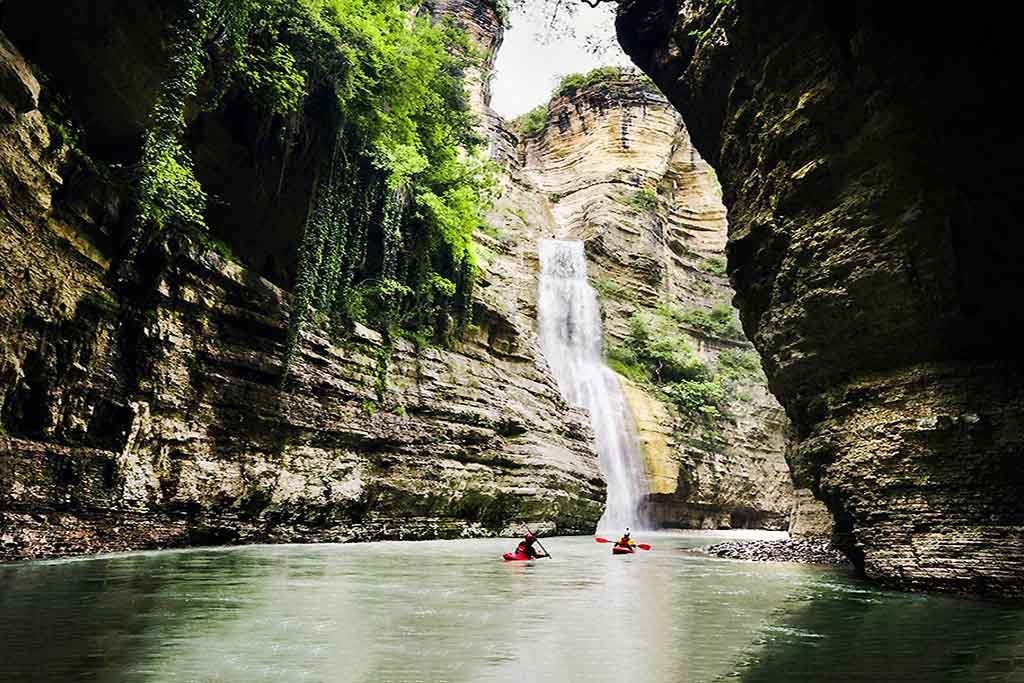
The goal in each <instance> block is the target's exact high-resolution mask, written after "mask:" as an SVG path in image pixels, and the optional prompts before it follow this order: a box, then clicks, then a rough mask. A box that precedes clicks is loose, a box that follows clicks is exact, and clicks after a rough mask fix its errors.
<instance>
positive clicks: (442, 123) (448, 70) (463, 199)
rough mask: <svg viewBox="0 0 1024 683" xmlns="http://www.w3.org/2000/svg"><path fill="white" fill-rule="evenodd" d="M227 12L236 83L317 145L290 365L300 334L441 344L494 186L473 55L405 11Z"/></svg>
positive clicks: (365, 1)
mask: <svg viewBox="0 0 1024 683" xmlns="http://www.w3.org/2000/svg"><path fill="white" fill-rule="evenodd" d="M236 1H238V2H244V3H246V5H247V11H246V21H245V22H244V26H245V32H246V35H245V38H244V40H243V41H240V42H239V45H240V47H239V48H238V49H239V56H238V58H237V75H236V81H237V82H238V83H239V85H241V86H242V88H244V89H245V90H246V91H247V92H248V93H249V95H250V96H251V97H252V98H253V99H254V100H255V101H257V102H258V103H260V105H261V106H262V108H263V109H264V110H266V112H267V113H268V115H270V116H285V115H287V116H291V115H294V114H302V115H303V116H304V117H305V120H306V121H307V122H310V121H311V122H312V123H313V132H312V135H313V136H314V139H315V141H316V142H318V143H319V146H320V158H321V168H320V173H319V178H318V181H317V189H316V195H315V199H314V202H313V206H312V208H311V210H310V212H309V215H308V217H307V222H306V226H305V230H304V237H303V243H302V247H301V250H300V263H299V273H298V277H297V280H296V286H295V299H294V304H295V305H294V309H293V313H292V317H291V321H290V330H289V335H288V337H289V343H288V360H289V362H290V360H291V359H292V358H293V357H294V355H295V346H296V344H297V342H298V339H299V337H300V330H301V328H302V326H303V325H305V324H307V323H315V324H318V325H324V326H327V327H328V328H329V329H331V330H332V331H334V332H335V333H340V332H341V331H342V330H343V328H344V327H345V325H347V324H350V323H351V322H353V321H358V322H363V323H366V324H369V325H372V326H374V327H377V328H378V329H380V330H381V331H382V332H383V333H384V334H385V338H386V339H390V338H391V336H392V335H394V334H396V333H402V332H403V331H412V332H414V333H416V334H423V333H426V332H425V331H429V335H428V336H432V337H435V338H444V339H447V338H448V336H449V334H450V333H451V331H452V327H453V323H452V320H453V319H454V320H455V325H462V324H465V322H468V320H469V318H470V317H471V316H470V311H469V307H470V302H471V301H472V291H471V289H472V285H473V281H474V269H475V256H474V254H473V247H472V235H473V233H474V231H476V230H479V229H481V228H482V226H484V225H485V223H484V214H485V212H486V211H487V209H488V208H489V205H490V197H491V196H492V195H493V192H494V189H495V187H496V181H495V179H494V171H493V168H492V166H491V165H490V164H489V163H487V162H483V161H481V160H480V159H479V158H478V157H477V156H476V155H475V154H474V153H473V150H474V148H475V146H476V145H477V144H478V142H479V139H478V136H477V134H476V133H475V131H474V124H475V120H474V118H473V116H472V114H471V113H470V111H469V107H468V104H467V102H466V96H465V92H464V87H463V81H462V73H463V72H464V71H465V69H466V68H468V67H469V66H472V65H473V64H475V63H477V61H478V59H479V56H478V55H477V54H475V53H474V51H473V50H472V49H470V46H469V43H468V41H467V39H466V36H465V34H464V33H463V32H462V31H459V30H456V29H454V28H452V27H451V26H450V25H448V24H445V23H437V24H432V23H430V22H429V21H428V20H427V19H426V18H425V17H422V16H420V15H416V14H411V13H410V12H409V8H410V6H409V3H408V2H405V0H301V1H299V2H293V1H292V0H236ZM289 120H291V119H289ZM303 125H304V126H306V127H309V125H310V124H309V123H305V124H303ZM289 129H290V130H292V131H293V133H294V128H293V127H290V128H289ZM307 135H309V133H307ZM357 283H358V284H357Z"/></svg>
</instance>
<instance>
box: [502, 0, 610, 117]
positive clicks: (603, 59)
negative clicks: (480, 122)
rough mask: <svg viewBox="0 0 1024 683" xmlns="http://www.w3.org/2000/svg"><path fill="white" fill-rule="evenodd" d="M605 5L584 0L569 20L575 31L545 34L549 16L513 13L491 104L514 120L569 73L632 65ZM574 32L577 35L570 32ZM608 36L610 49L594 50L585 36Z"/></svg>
mask: <svg viewBox="0 0 1024 683" xmlns="http://www.w3.org/2000/svg"><path fill="white" fill-rule="evenodd" d="M608 8H609V6H607V5H606V6H603V7H600V8H598V9H590V8H589V7H587V6H585V5H582V3H581V7H580V8H579V11H577V12H576V15H575V16H574V17H573V18H572V19H571V20H570V21H571V24H572V31H570V30H566V29H565V28H563V29H562V30H560V31H557V33H556V34H555V35H553V36H551V37H550V38H549V39H545V34H546V33H547V26H548V21H547V19H546V18H545V17H544V16H542V15H541V14H540V13H539V12H536V11H535V12H533V13H532V14H527V13H523V12H513V13H512V16H511V24H512V25H511V27H510V28H507V29H506V30H505V42H504V43H503V44H502V46H501V49H500V50H499V51H498V57H497V60H496V62H495V71H496V74H495V77H494V80H493V81H492V82H491V93H492V98H491V106H492V107H493V108H494V110H495V111H497V112H498V113H499V114H501V115H502V116H503V117H505V118H506V119H513V118H515V117H517V116H519V115H520V114H523V113H525V112H527V111H529V110H530V109H533V108H534V107H536V106H537V105H538V104H543V103H545V102H547V101H548V98H550V96H551V92H552V91H553V90H554V88H555V85H556V84H557V83H558V79H559V78H560V77H561V76H563V75H565V74H568V73H573V72H574V71H578V72H581V73H585V72H587V71H590V70H591V69H593V68H594V67H597V66H604V65H606V64H616V65H623V66H625V65H628V64H630V61H629V58H628V57H626V55H625V53H623V52H622V50H621V49H620V48H619V44H618V43H617V42H616V41H615V27H614V23H613V14H612V12H611V11H610V9H608ZM570 32H574V33H575V36H571V35H568V34H569V33H570ZM588 35H596V36H601V37H603V38H606V39H605V40H603V41H602V42H603V43H604V44H606V45H607V49H606V51H605V52H604V54H602V55H599V56H598V55H594V54H592V53H591V52H590V51H588V50H587V48H586V37H587V36H588Z"/></svg>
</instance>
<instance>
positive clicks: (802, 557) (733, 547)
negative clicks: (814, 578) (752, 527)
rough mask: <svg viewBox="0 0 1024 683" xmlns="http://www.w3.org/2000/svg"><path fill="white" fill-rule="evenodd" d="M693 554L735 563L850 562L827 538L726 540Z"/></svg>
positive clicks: (837, 564) (832, 563) (834, 564)
mask: <svg viewBox="0 0 1024 683" xmlns="http://www.w3.org/2000/svg"><path fill="white" fill-rule="evenodd" d="M694 551H695V552H699V553H704V554H706V555H714V556H715V557H725V558H729V559H732V560H751V561H754V562H800V563H801V564H826V565H832V566H836V567H841V566H850V561H849V560H848V559H847V558H846V556H845V555H843V554H842V553H841V552H839V550H837V549H836V548H835V547H833V546H832V542H831V541H830V540H829V539H827V538H805V539H800V540H794V539H784V540H779V541H764V540H756V541H726V542H725V543H715V544H714V545H706V546H701V547H699V548H694Z"/></svg>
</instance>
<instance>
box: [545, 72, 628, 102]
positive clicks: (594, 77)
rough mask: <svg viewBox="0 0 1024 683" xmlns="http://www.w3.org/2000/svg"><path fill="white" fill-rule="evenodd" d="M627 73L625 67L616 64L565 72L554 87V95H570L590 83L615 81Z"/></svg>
mask: <svg viewBox="0 0 1024 683" xmlns="http://www.w3.org/2000/svg"><path fill="white" fill-rule="evenodd" d="M628 73H629V72H627V71H626V70H625V69H623V68H621V67H618V66H599V67H597V68H595V69H591V70H590V71H588V72H587V73H585V74H581V73H571V74H566V75H565V76H562V78H561V80H560V81H559V82H558V86H557V87H556V88H555V97H562V96H569V97H571V96H573V95H575V94H576V93H577V92H579V91H580V90H583V89H585V88H589V87H590V86H592V85H598V84H600V83H610V82H612V81H617V80H619V79H621V78H622V77H623V76H625V75H627V74H628Z"/></svg>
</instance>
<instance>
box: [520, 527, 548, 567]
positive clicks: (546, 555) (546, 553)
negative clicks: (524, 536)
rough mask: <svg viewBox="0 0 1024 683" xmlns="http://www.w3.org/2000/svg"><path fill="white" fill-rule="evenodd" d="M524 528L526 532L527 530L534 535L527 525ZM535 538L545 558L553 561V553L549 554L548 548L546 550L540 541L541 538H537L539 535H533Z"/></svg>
mask: <svg viewBox="0 0 1024 683" xmlns="http://www.w3.org/2000/svg"><path fill="white" fill-rule="evenodd" d="M523 526H524V527H525V528H526V530H527V531H528V532H529V533H531V534H533V532H532V531H530V527H528V526H526V525H525V524H524V525H523ZM533 537H534V539H536V541H537V545H539V546H540V549H541V550H543V551H544V557H546V558H548V559H549V560H550V559H551V553H549V552H548V549H547V548H545V547H544V544H543V543H541V542H540V539H539V538H537V534H533Z"/></svg>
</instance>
